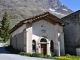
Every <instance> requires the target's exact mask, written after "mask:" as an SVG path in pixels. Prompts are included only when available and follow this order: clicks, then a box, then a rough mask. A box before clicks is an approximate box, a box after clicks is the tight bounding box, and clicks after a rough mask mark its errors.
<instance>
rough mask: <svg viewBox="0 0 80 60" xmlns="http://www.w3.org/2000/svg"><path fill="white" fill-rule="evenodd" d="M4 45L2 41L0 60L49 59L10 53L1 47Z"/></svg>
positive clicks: (0, 44)
mask: <svg viewBox="0 0 80 60" xmlns="http://www.w3.org/2000/svg"><path fill="white" fill-rule="evenodd" d="M4 45H5V44H4V43H0V60H51V59H44V58H36V57H27V56H21V55H17V54H12V53H10V52H8V51H6V50H5V49H4V47H3V46H4Z"/></svg>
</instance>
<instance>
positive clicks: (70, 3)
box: [60, 0, 80, 11]
mask: <svg viewBox="0 0 80 60" xmlns="http://www.w3.org/2000/svg"><path fill="white" fill-rule="evenodd" d="M60 2H61V3H62V4H64V5H65V6H67V7H68V8H69V9H71V10H73V11H77V10H79V9H80V0H60Z"/></svg>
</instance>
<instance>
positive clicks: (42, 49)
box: [41, 44, 47, 55]
mask: <svg viewBox="0 0 80 60" xmlns="http://www.w3.org/2000/svg"><path fill="white" fill-rule="evenodd" d="M41 53H42V54H43V55H46V54H47V44H41Z"/></svg>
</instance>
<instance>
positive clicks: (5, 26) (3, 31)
mask: <svg viewBox="0 0 80 60" xmlns="http://www.w3.org/2000/svg"><path fill="white" fill-rule="evenodd" d="M9 24H10V22H9V20H8V14H7V12H5V13H4V16H3V19H2V21H1V28H0V36H1V38H3V39H4V40H3V41H4V42H6V41H7V40H9V39H10V37H11V34H9V30H10V25H9Z"/></svg>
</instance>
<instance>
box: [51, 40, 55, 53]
mask: <svg viewBox="0 0 80 60" xmlns="http://www.w3.org/2000/svg"><path fill="white" fill-rule="evenodd" d="M50 51H51V52H54V43H53V41H52V40H51V42H50Z"/></svg>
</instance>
